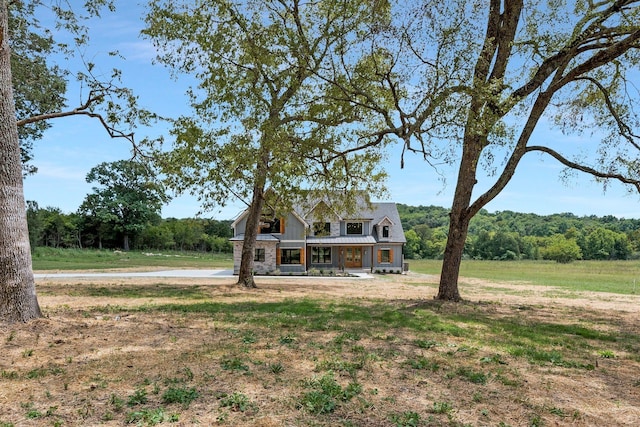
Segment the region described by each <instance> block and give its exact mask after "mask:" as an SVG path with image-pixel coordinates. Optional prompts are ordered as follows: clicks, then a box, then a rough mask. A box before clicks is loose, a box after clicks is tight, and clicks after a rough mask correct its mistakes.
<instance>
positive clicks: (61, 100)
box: [8, 2, 67, 174]
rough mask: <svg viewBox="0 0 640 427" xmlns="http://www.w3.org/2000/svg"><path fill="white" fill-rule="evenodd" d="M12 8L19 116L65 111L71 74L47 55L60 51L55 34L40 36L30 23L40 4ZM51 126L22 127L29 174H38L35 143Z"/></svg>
mask: <svg viewBox="0 0 640 427" xmlns="http://www.w3.org/2000/svg"><path fill="white" fill-rule="evenodd" d="M11 6H12V7H11V8H10V9H9V15H10V18H9V22H8V24H9V40H10V46H11V71H12V82H13V88H14V100H15V108H16V116H17V117H20V118H24V117H33V116H38V115H41V114H48V113H53V112H56V111H60V110H62V109H63V108H64V107H65V105H66V99H65V97H64V95H65V93H66V90H67V75H66V74H67V73H66V72H65V70H63V69H61V68H60V67H58V66H56V65H52V64H49V62H48V61H47V56H49V55H51V54H53V53H54V52H55V51H56V48H57V45H56V43H55V40H54V39H53V37H52V35H51V33H49V32H45V33H38V32H35V31H33V30H34V28H33V26H32V24H35V23H34V22H30V20H31V17H32V16H33V14H34V9H35V8H36V6H37V4H36V3H33V2H12V5H11ZM50 126H51V125H50V123H49V122H48V121H45V120H40V121H35V122H32V123H29V124H25V125H24V126H20V127H19V128H18V136H19V138H20V148H21V158H22V165H23V169H24V173H25V174H31V173H35V172H36V168H35V166H33V165H31V164H30V163H29V162H30V161H31V159H32V148H33V143H34V141H35V140H37V139H40V138H41V137H42V135H43V133H44V131H45V130H46V129H48V128H49V127H50Z"/></svg>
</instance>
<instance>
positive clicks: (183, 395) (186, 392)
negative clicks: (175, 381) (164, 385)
mask: <svg viewBox="0 0 640 427" xmlns="http://www.w3.org/2000/svg"><path fill="white" fill-rule="evenodd" d="M199 396H200V393H198V391H197V390H196V389H195V388H193V387H191V388H188V387H169V388H168V389H167V390H166V391H165V392H164V393H163V394H162V402H164V403H167V404H170V403H180V404H181V405H182V406H184V407H185V408H186V407H188V406H189V405H190V404H191V402H193V401H194V400H196V399H197V398H198V397H199Z"/></svg>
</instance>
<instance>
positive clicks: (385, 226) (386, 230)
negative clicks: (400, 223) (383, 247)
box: [382, 225, 389, 238]
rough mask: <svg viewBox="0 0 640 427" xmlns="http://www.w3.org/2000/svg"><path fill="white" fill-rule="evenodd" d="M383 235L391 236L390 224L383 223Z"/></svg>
mask: <svg viewBox="0 0 640 427" xmlns="http://www.w3.org/2000/svg"><path fill="white" fill-rule="evenodd" d="M382 237H387V238H388V237H389V226H388V225H383V226H382Z"/></svg>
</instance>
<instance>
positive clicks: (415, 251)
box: [404, 229, 422, 259]
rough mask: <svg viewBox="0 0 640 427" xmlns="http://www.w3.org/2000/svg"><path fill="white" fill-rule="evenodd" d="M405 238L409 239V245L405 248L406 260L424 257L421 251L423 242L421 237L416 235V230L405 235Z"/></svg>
mask: <svg viewBox="0 0 640 427" xmlns="http://www.w3.org/2000/svg"><path fill="white" fill-rule="evenodd" d="M404 237H405V238H406V239H407V243H406V244H405V246H404V250H405V253H404V256H405V258H407V259H420V258H421V257H422V256H421V251H420V249H421V248H420V246H421V243H422V240H421V239H420V236H418V233H416V231H415V230H413V229H411V230H408V231H406V232H405V233H404Z"/></svg>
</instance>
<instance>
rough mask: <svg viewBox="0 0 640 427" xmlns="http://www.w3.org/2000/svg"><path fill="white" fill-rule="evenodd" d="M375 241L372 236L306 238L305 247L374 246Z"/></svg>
mask: <svg viewBox="0 0 640 427" xmlns="http://www.w3.org/2000/svg"><path fill="white" fill-rule="evenodd" d="M375 244H376V239H375V238H374V237H373V236H326V237H307V245H330V246H349V245H351V246H358V245H360V246H364V245H367V246H368V245H375Z"/></svg>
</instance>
